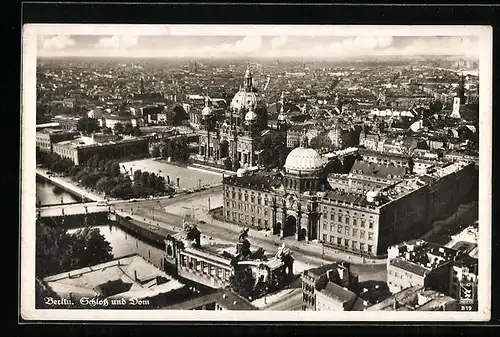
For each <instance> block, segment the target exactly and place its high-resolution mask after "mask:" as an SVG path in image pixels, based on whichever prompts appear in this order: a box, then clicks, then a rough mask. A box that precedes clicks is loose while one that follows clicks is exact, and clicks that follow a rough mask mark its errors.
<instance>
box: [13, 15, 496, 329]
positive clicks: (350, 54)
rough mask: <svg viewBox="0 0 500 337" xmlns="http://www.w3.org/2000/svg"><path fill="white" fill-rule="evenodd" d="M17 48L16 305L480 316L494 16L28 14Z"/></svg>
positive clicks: (487, 243) (82, 313)
mask: <svg viewBox="0 0 500 337" xmlns="http://www.w3.org/2000/svg"><path fill="white" fill-rule="evenodd" d="M22 47H23V51H22V58H23V59H22V90H21V94H22V99H21V100H22V104H21V116H22V211H21V213H22V220H21V258H20V260H21V280H20V285H21V290H20V292H21V315H22V317H23V319H25V320H35V319H36V320H41V321H45V320H46V321H50V320H66V319H74V320H88V321H95V320H104V319H106V320H124V319H126V320H155V321H169V320H177V321H178V320H183V321H186V320H233V319H236V318H237V319H238V320H241V321H245V320H259V321H272V320H280V321H283V320H284V321H287V320H291V321H300V320H311V319H314V320H324V321H338V320H347V321H354V320H367V321H384V320H391V321H444V320H447V321H453V320H460V321H484V320H488V319H489V317H490V307H491V303H490V301H491V297H490V294H491V270H490V269H491V191H490V189H489V188H490V187H491V184H492V183H491V151H492V150H491V148H492V145H491V138H492V136H491V118H492V104H491V101H492V94H491V86H492V84H491V82H492V75H491V74H492V70H491V69H492V65H491V62H492V52H491V50H492V34H491V29H490V28H488V27H482V26H418V27H415V26H355V25H352V26H337V25H321V26H319V25H279V26H268V25H234V26H228V25H216V24H210V25H107V24H68V25H64V24H50V25H49V24H47V25H37V24H29V25H25V26H24V28H23V42H22ZM480 84H481V85H480ZM479 246H480V247H481V248H479ZM193 310H197V311H196V312H193ZM239 311H244V313H242V312H239ZM312 312H314V313H312ZM332 312H335V313H332ZM361 312H362V313H361ZM386 312H387V313H386ZM431 312H432V313H431Z"/></svg>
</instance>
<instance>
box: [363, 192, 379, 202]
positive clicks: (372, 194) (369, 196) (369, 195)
mask: <svg viewBox="0 0 500 337" xmlns="http://www.w3.org/2000/svg"><path fill="white" fill-rule="evenodd" d="M378 196H379V193H378V192H377V191H369V192H367V193H366V201H368V202H375V200H376V199H377V198H378Z"/></svg>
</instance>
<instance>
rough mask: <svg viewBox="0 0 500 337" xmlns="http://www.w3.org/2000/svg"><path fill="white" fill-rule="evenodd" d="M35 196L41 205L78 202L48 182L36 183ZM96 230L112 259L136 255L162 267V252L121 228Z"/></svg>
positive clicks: (110, 226)
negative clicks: (103, 238)
mask: <svg viewBox="0 0 500 337" xmlns="http://www.w3.org/2000/svg"><path fill="white" fill-rule="evenodd" d="M36 195H37V198H39V200H40V202H41V204H42V205H47V204H56V203H61V198H62V200H63V203H72V202H76V201H78V200H77V199H75V198H74V197H73V196H72V195H71V194H69V193H67V192H65V191H57V189H56V191H54V185H52V184H51V183H50V182H46V181H42V180H38V179H37V182H36ZM93 228H98V229H99V231H100V232H101V234H102V235H103V236H104V237H105V238H106V240H107V241H108V242H109V243H110V244H111V248H112V253H113V255H114V257H115V258H116V257H120V256H124V255H129V254H134V253H137V254H139V255H141V256H142V257H143V258H145V259H147V260H149V261H150V262H151V263H153V264H154V265H156V266H162V258H163V250H162V249H159V248H157V247H155V246H152V245H151V244H149V243H148V242H145V241H143V240H141V239H139V238H137V237H136V236H134V235H133V234H130V233H127V232H125V231H124V230H122V229H121V228H119V227H117V226H115V225H112V224H102V225H98V226H94V227H93ZM77 230H78V229H71V230H69V231H68V232H70V233H73V232H75V231H77Z"/></svg>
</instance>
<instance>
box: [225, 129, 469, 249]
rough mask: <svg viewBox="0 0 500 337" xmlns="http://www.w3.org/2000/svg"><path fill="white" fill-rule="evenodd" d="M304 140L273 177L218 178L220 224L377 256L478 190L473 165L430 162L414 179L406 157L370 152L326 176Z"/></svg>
mask: <svg viewBox="0 0 500 337" xmlns="http://www.w3.org/2000/svg"><path fill="white" fill-rule="evenodd" d="M307 143H308V142H307V137H306V136H305V135H304V136H303V137H302V139H301V146H300V147H297V148H295V149H294V150H292V151H291V152H290V154H289V155H288V157H287V159H286V161H285V165H284V168H283V169H282V171H281V172H268V171H260V172H258V171H254V170H244V169H240V170H239V171H238V172H237V174H236V175H233V176H229V177H224V178H223V212H224V214H223V216H224V220H226V221H229V222H233V223H237V224H239V225H241V226H245V227H246V226H249V227H252V228H256V229H263V230H270V231H272V234H274V235H279V236H280V237H286V236H294V237H295V238H296V239H297V240H306V241H308V240H318V241H321V242H323V244H324V245H325V246H327V247H331V248H334V249H339V250H343V251H347V252H350V253H354V254H360V255H366V256H384V255H386V254H387V248H388V247H389V246H391V245H394V244H397V243H399V242H402V241H404V240H411V239H413V238H415V237H417V236H418V235H421V234H423V233H425V232H428V231H429V230H430V229H431V228H432V227H431V225H432V223H433V222H434V221H436V220H439V219H441V218H444V217H446V216H449V215H450V214H451V213H453V212H454V211H455V210H456V208H457V206H458V205H460V204H463V203H465V202H469V201H470V200H472V199H471V198H473V196H474V193H475V191H476V190H477V188H478V185H477V181H478V172H477V168H476V167H475V165H474V163H467V162H461V161H457V162H453V163H451V162H439V161H436V165H435V166H434V167H433V168H432V169H430V170H428V171H426V172H425V173H424V174H416V173H414V172H413V164H412V158H411V157H409V156H406V155H398V154H388V153H380V152H376V151H366V150H365V151H360V154H359V157H360V158H361V159H359V158H358V159H357V160H356V161H355V162H354V164H353V165H352V168H351V170H350V172H349V173H347V174H341V173H335V172H333V173H329V172H328V171H327V169H326V168H325V167H327V165H326V162H327V161H326V160H324V159H323V158H322V157H321V156H320V155H319V154H318V153H317V152H316V151H315V150H314V149H311V148H309V147H308V144H307Z"/></svg>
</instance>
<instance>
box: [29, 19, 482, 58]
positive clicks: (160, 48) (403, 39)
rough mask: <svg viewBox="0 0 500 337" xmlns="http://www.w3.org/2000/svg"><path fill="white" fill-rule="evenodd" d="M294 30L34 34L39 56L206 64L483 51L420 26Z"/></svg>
mask: <svg viewBox="0 0 500 337" xmlns="http://www.w3.org/2000/svg"><path fill="white" fill-rule="evenodd" d="M82 26H83V25H82ZM127 27H128V26H127ZM244 27H245V26H244ZM274 27H277V28H276V29H274ZM278 27H279V28H278ZM296 27H297V26H285V27H283V26H271V28H272V29H270V30H265V29H262V28H264V27H258V26H248V29H241V28H242V27H241V26H238V27H237V28H239V29H233V26H230V27H226V26H219V25H203V26H198V27H195V28H191V29H179V27H177V26H176V27H163V29H161V28H162V27H161V26H156V27H155V29H150V30H147V29H144V28H143V29H138V30H130V29H128V28H124V29H115V30H110V29H106V27H103V29H92V30H85V29H67V30H64V29H53V30H47V31H45V30H41V31H39V32H38V33H37V35H38V48H37V49H38V56H39V57H75V56H81V57H119V58H123V57H136V58H186V57H191V58H207V59H215V58H223V59H227V58H235V57H247V58H283V59H286V58H302V59H318V58H320V59H339V58H345V57H367V56H369V57H377V56H380V57H384V56H415V55H422V56H462V57H473V58H479V54H480V49H481V48H479V47H480V39H479V36H478V35H473V34H461V33H462V32H460V31H457V32H456V34H455V33H452V32H451V31H447V30H436V31H435V35H428V33H429V32H428V31H426V30H424V29H423V28H422V27H419V28H415V31H413V32H412V31H408V30H398V29H396V28H395V29H394V30H393V31H390V30H387V29H385V30H373V31H367V30H366V29H362V28H359V29H352V28H351V29H344V28H343V27H336V26H322V27H323V29H319V30H307V29H305V30H303V31H301V32H299V31H297V29H295V28H296ZM326 27H328V28H329V30H327V29H326ZM61 28H64V27H61ZM120 28H121V27H120ZM174 28H176V29H177V30H175V29H174ZM229 28H230V29H229ZM285 28H286V29H285ZM61 33H62V34H61ZM460 34H461V35H460ZM412 35H413V36H412Z"/></svg>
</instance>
